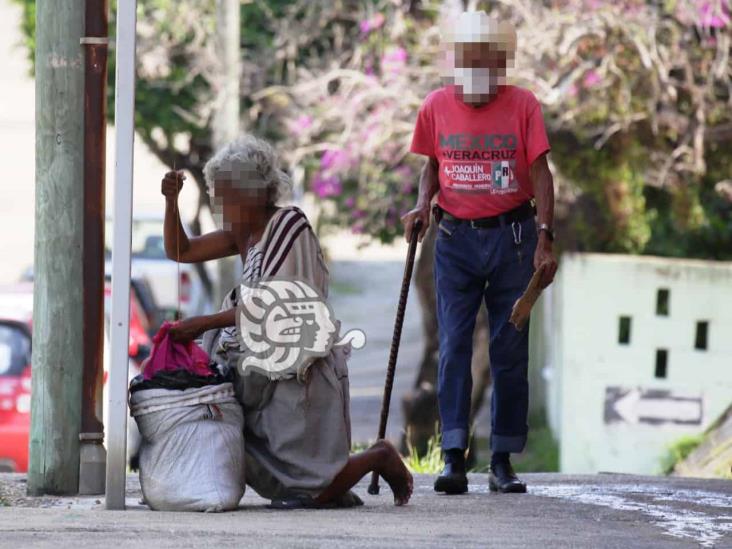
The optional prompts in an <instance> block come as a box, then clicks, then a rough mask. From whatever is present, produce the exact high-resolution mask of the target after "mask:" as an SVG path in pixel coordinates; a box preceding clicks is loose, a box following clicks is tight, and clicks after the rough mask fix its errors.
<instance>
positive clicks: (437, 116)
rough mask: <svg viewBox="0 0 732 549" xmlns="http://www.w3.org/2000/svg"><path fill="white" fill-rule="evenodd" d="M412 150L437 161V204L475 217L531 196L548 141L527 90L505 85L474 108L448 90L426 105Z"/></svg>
mask: <svg viewBox="0 0 732 549" xmlns="http://www.w3.org/2000/svg"><path fill="white" fill-rule="evenodd" d="M410 150H411V151H412V152H414V153H417V154H423V155H425V156H430V157H434V158H436V159H437V161H438V163H439V180H440V193H439V196H438V197H437V203H438V204H439V205H440V206H441V207H442V208H443V209H445V210H446V211H448V212H450V213H451V214H452V215H454V216H456V217H459V218H462V219H477V218H480V217H489V216H493V215H497V214H500V213H503V212H506V211H508V210H511V209H513V208H515V207H516V206H519V205H520V204H521V203H522V202H526V201H527V200H529V199H531V198H533V196H534V190H533V188H532V185H531V181H530V179H529V167H530V166H531V163H532V162H534V160H536V159H537V158H538V157H539V156H541V155H542V154H543V153H545V152H547V151H548V150H549V140H548V139H547V136H546V129H545V128H544V119H543V117H542V114H541V106H540V105H539V102H538V101H537V99H536V97H534V94H533V93H531V92H530V91H529V90H525V89H523V88H519V87H516V86H505V87H502V88H500V91H499V93H498V95H497V96H496V97H495V98H494V99H493V100H491V101H490V102H489V103H487V104H485V105H482V106H480V107H477V108H475V107H471V106H470V105H467V104H465V103H463V102H462V101H461V100H460V99H458V98H457V97H455V91H454V87H453V86H446V87H443V88H440V89H438V90H435V91H433V92H432V93H430V94H429V95H428V96H427V99H425V101H424V103H423V104H422V107H421V108H420V110H419V115H418V116H417V125H416V127H415V129H414V136H413V137H412V146H411V149H410Z"/></svg>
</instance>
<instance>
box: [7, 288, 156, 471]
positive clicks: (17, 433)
mask: <svg viewBox="0 0 732 549" xmlns="http://www.w3.org/2000/svg"><path fill="white" fill-rule="evenodd" d="M110 296H111V288H110V287H109V284H107V285H106V287H105V309H106V310H105V315H104V316H105V329H104V355H103V356H104V362H103V366H104V383H105V390H104V396H103V399H104V400H103V403H104V406H103V408H104V410H105V412H104V418H103V419H104V423H105V424H106V418H107V413H106V402H107V391H106V381H107V372H108V371H109V348H110V347H109V327H108V326H109V297H110ZM32 314H33V284H32V283H27V282H25V283H22V284H18V285H16V286H13V287H10V288H3V289H0V472H25V471H27V470H28V449H29V435H30V411H31V409H30V408H31V406H30V402H31V345H32ZM149 322H150V321H149V318H148V316H147V315H146V313H145V311H144V308H143V307H142V305H141V300H140V299H139V298H138V295H137V293H136V291H135V289H134V286H133V288H132V291H131V294H130V342H129V356H130V359H129V370H128V371H129V375H128V379H132V378H133V377H134V376H136V375H137V374H139V373H140V371H141V370H140V364H141V363H142V361H143V360H144V359H145V358H147V356H148V355H149V353H150V349H151V345H152V341H151V339H150V334H149V332H150V331H152V330H157V328H158V326H157V325H155V326H150V324H149ZM127 429H128V431H127V440H128V442H127V455H128V459H132V458H133V457H134V456H135V455H136V454H137V449H138V447H139V440H140V435H139V431H138V430H137V424H136V423H135V422H134V420H132V419H128V422H127Z"/></svg>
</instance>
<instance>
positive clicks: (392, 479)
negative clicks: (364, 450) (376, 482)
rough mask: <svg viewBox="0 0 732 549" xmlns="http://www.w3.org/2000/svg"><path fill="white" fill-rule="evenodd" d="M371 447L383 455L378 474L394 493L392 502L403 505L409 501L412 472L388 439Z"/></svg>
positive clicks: (411, 488)
mask: <svg viewBox="0 0 732 549" xmlns="http://www.w3.org/2000/svg"><path fill="white" fill-rule="evenodd" d="M371 448H372V449H374V450H378V451H379V452H380V453H381V454H382V455H383V458H382V460H381V462H382V464H381V466H380V468H379V474H380V475H381V476H382V477H383V478H384V480H386V482H387V483H388V484H389V487H390V488H391V491H392V492H393V493H394V504H395V505H404V504H405V503H407V502H408V501H409V498H410V497H411V495H412V490H413V488H414V480H413V479H412V473H410V472H409V470H408V469H407V467H406V465H404V462H403V461H402V457H401V456H400V455H399V452H397V450H396V448H394V446H393V445H392V444H391V442H389V441H388V440H379V441H377V442H376V443H375V444H374V445H373V446H372V447H371Z"/></svg>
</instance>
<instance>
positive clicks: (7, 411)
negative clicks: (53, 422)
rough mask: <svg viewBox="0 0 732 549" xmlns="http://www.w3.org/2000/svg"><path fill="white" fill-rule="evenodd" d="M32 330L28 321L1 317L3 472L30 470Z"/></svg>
mask: <svg viewBox="0 0 732 549" xmlns="http://www.w3.org/2000/svg"><path fill="white" fill-rule="evenodd" d="M30 380H31V332H30V325H29V324H28V323H27V322H21V321H16V320H9V319H2V320H0V472H15V471H26V470H27V469H28V433H29V431H30V383H31V381H30Z"/></svg>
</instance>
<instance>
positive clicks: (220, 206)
mask: <svg viewBox="0 0 732 549" xmlns="http://www.w3.org/2000/svg"><path fill="white" fill-rule="evenodd" d="M268 196H269V193H268V192H267V189H265V188H263V187H254V188H241V185H236V184H234V183H233V182H232V181H231V180H230V179H224V178H220V179H217V180H216V181H215V182H214V185H213V186H212V187H211V188H210V189H209V199H210V200H211V208H212V210H213V212H214V218H215V219H216V221H217V222H221V223H222V224H223V228H224V230H226V231H230V230H232V228H234V227H241V226H256V225H259V224H262V223H263V222H265V221H266V218H267V205H268V202H269V201H268Z"/></svg>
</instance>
